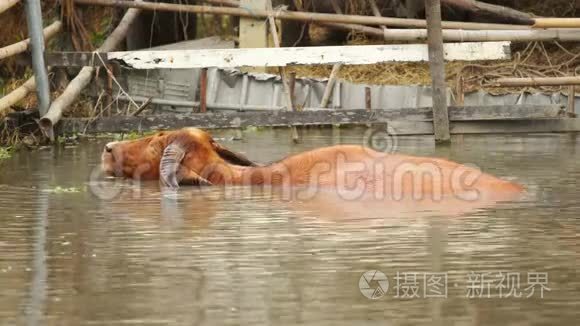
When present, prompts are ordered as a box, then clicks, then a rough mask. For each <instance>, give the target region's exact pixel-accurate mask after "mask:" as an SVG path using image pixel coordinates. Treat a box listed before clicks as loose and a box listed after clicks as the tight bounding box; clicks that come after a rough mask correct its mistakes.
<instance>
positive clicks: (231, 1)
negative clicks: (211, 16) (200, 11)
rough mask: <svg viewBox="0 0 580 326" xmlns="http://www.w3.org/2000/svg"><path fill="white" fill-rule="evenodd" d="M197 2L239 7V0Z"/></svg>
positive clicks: (204, 0)
mask: <svg viewBox="0 0 580 326" xmlns="http://www.w3.org/2000/svg"><path fill="white" fill-rule="evenodd" d="M198 2H205V3H209V4H212V5H218V6H230V7H239V6H240V2H239V1H238V0H201V1H198Z"/></svg>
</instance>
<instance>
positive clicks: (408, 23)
mask: <svg viewBox="0 0 580 326" xmlns="http://www.w3.org/2000/svg"><path fill="white" fill-rule="evenodd" d="M74 1H75V3H78V4H85V5H97V6H107V7H119V8H139V9H143V10H152V11H155V10H156V11H171V12H189V13H196V14H213V15H231V16H239V17H251V18H258V19H260V18H261V19H267V18H268V16H274V17H276V18H277V19H286V20H298V21H308V22H330V23H346V24H363V25H386V26H396V27H415V28H426V26H427V24H426V21H425V20H424V19H406V18H393V17H373V16H361V15H337V14H324V13H312V12H300V11H289V10H281V11H273V10H261V9H253V10H246V9H243V8H229V7H213V6H199V5H180V4H171V3H162V2H158V3H152V2H130V1H121V0H74ZM443 28H446V29H476V30H479V29H500V30H505V29H510V30H511V29H530V28H531V27H530V26H527V25H509V24H486V23H464V22H450V21H447V22H443Z"/></svg>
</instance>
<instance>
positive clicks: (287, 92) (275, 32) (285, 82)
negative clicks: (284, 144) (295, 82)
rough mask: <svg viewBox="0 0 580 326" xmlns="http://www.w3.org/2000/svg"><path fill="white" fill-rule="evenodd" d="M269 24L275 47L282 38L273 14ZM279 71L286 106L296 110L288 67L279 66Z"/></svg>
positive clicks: (270, 7)
mask: <svg viewBox="0 0 580 326" xmlns="http://www.w3.org/2000/svg"><path fill="white" fill-rule="evenodd" d="M266 7H267V9H272V2H271V0H268V3H267V4H266ZM268 24H269V25H270V34H272V40H273V41H274V47H277V48H279V47H280V38H279V37H278V29H277V28H276V20H275V19H274V17H273V16H269V17H268ZM278 73H279V74H280V79H282V85H283V86H284V94H285V95H286V108H287V109H288V110H294V96H293V95H292V94H293V92H292V90H291V87H290V84H289V82H288V78H287V76H286V69H285V68H284V67H278Z"/></svg>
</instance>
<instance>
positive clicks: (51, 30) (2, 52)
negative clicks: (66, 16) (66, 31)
mask: <svg viewBox="0 0 580 326" xmlns="http://www.w3.org/2000/svg"><path fill="white" fill-rule="evenodd" d="M61 29H62V23H61V22H60V21H59V20H57V21H55V22H54V23H52V24H50V25H49V26H47V27H46V28H45V29H44V30H43V31H42V33H43V34H44V39H45V41H46V40H48V39H50V38H52V37H54V36H55V35H56V34H57V33H58V32H60V31H61ZM29 46H30V38H27V39H25V40H22V41H20V42H18V43H14V44H11V45H8V46H5V47H3V48H0V60H1V59H5V58H8V57H11V56H13V55H16V54H19V53H22V52H25V51H26V50H28V47H29Z"/></svg>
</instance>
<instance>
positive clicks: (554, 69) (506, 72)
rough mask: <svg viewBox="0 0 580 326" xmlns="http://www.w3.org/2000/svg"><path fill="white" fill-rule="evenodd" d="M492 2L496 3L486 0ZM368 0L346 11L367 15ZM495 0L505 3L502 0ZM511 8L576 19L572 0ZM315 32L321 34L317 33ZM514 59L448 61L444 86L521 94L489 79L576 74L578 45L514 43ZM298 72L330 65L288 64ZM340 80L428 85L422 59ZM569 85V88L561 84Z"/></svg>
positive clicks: (359, 38)
mask: <svg viewBox="0 0 580 326" xmlns="http://www.w3.org/2000/svg"><path fill="white" fill-rule="evenodd" d="M487 2H494V1H487ZM366 3H367V1H366V0H348V2H347V12H348V13H353V14H370V13H369V11H370V9H369V8H368V7H367V5H366ZM495 3H498V4H503V5H506V3H505V1H495ZM513 8H515V9H518V10H521V11H525V12H529V13H532V14H535V15H538V16H539V15H542V16H554V17H576V16H577V15H578V14H580V13H578V12H577V9H576V8H575V4H574V1H568V0H546V1H535V0H524V1H514V5H513ZM317 33H322V32H320V31H317ZM348 43H349V44H384V42H383V41H381V40H370V39H367V38H366V37H365V36H363V35H358V34H353V35H350V40H349V41H348ZM512 50H513V59H512V60H511V61H509V62H494V61H491V62H489V61H485V62H471V63H466V62H451V63H448V64H447V66H446V73H447V74H446V76H447V82H448V85H449V86H450V87H452V88H456V87H457V86H458V83H460V82H461V81H462V80H463V83H464V84H463V88H464V90H465V91H466V92H469V91H473V90H477V89H485V90H487V91H489V92H490V93H493V94H504V93H510V92H518V93H519V92H522V91H523V90H524V89H522V88H517V89H507V88H501V89H498V88H494V87H493V85H492V84H491V81H492V80H493V79H496V78H500V77H561V76H570V75H576V74H578V73H580V72H579V71H577V70H579V69H580V68H578V67H579V66H580V44H571V43H566V44H559V43H557V42H550V43H543V42H533V43H528V44H517V45H514V47H513V49H512ZM288 70H290V71H293V72H295V73H296V74H297V76H302V77H317V78H326V77H328V76H329V74H330V71H331V70H332V66H295V67H289V69H288ZM339 78H341V79H344V80H347V81H351V82H355V83H366V84H384V85H386V84H388V85H430V83H431V79H430V74H429V66H428V64H426V63H396V64H376V65H367V66H343V67H342V69H341V72H340V74H339ZM565 89H567V88H565ZM525 90H529V91H532V90H534V91H547V92H557V91H561V90H562V87H540V88H535V89H531V88H530V89H525Z"/></svg>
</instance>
